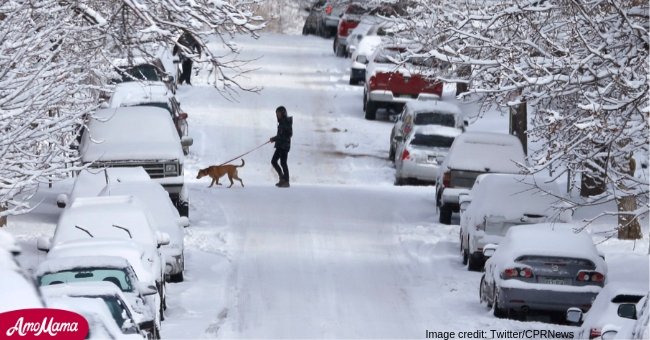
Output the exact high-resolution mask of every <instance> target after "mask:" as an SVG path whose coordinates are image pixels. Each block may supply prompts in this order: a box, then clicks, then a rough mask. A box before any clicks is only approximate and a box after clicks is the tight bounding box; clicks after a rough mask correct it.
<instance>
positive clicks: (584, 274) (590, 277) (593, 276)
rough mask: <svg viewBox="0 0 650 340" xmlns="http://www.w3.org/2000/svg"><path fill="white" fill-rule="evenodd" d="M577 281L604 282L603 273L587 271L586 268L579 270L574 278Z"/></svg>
mask: <svg viewBox="0 0 650 340" xmlns="http://www.w3.org/2000/svg"><path fill="white" fill-rule="evenodd" d="M576 280H577V281H580V282H598V283H600V282H604V281H605V275H603V274H601V273H599V272H594V271H587V270H581V271H579V272H578V277H577V278H576Z"/></svg>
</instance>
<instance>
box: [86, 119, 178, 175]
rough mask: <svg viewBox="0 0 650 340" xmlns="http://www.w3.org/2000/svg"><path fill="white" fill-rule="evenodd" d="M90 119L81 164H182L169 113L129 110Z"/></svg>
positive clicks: (176, 134) (176, 135)
mask: <svg viewBox="0 0 650 340" xmlns="http://www.w3.org/2000/svg"><path fill="white" fill-rule="evenodd" d="M93 116H94V117H93V118H94V119H91V121H90V122H89V123H88V131H86V133H84V135H83V137H82V141H81V146H80V154H81V160H82V162H84V163H89V162H94V161H122V160H179V161H180V162H182V161H183V149H182V147H181V142H180V138H179V137H178V132H177V131H176V127H175V126H174V123H173V121H172V118H171V116H170V115H169V111H167V110H165V109H161V108H158V107H153V106H132V107H120V108H110V109H102V110H97V112H95V114H94V115H93ZM135 145H137V147H134V146H135Z"/></svg>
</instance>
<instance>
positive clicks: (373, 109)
mask: <svg viewBox="0 0 650 340" xmlns="http://www.w3.org/2000/svg"><path fill="white" fill-rule="evenodd" d="M376 118H377V103H375V102H373V101H372V100H368V101H367V102H366V119H367V120H375V119H376Z"/></svg>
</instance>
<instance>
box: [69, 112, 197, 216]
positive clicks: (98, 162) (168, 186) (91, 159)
mask: <svg viewBox="0 0 650 340" xmlns="http://www.w3.org/2000/svg"><path fill="white" fill-rule="evenodd" d="M143 127H146V129H144V128H143ZM192 143H193V140H192V139H191V138H189V137H183V138H182V139H181V138H179V137H178V133H177V131H176V128H175V127H174V124H173V123H172V121H171V120H170V119H169V113H168V112H167V111H166V110H164V109H161V108H157V107H149V106H134V107H121V108H117V109H102V110H97V112H95V114H94V119H92V120H91V121H90V122H88V131H87V132H86V133H84V134H83V136H82V140H81V145H80V149H79V153H80V155H81V162H82V163H84V164H90V165H91V167H93V168H107V167H108V168H110V167H137V166H142V167H143V168H144V169H145V171H147V173H148V174H149V176H150V177H151V178H152V179H154V180H155V181H156V182H158V183H160V184H162V186H163V187H164V188H165V190H167V192H168V193H169V196H170V198H171V200H172V202H173V203H174V205H175V206H176V209H177V210H178V212H179V213H180V214H181V216H188V215H189V204H190V203H189V197H188V196H189V195H188V192H187V188H186V187H185V182H184V171H183V163H184V156H183V150H182V147H184V146H186V147H189V146H191V145H192ZM136 146H137V147H136Z"/></svg>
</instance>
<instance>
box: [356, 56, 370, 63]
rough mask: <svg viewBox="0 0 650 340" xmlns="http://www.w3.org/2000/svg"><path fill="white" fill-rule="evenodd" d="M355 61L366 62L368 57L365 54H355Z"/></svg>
mask: <svg viewBox="0 0 650 340" xmlns="http://www.w3.org/2000/svg"><path fill="white" fill-rule="evenodd" d="M357 62H359V63H362V64H368V58H366V56H365V55H360V56H357Z"/></svg>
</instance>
